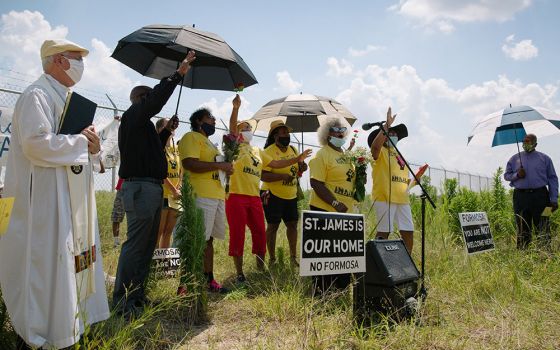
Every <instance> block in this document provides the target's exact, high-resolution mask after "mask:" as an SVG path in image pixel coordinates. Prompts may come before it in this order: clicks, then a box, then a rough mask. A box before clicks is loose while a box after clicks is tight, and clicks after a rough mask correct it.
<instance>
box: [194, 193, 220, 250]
mask: <svg viewBox="0 0 560 350" xmlns="http://www.w3.org/2000/svg"><path fill="white" fill-rule="evenodd" d="M196 206H197V207H199V208H200V209H202V212H203V213H204V228H205V229H206V240H209V239H210V237H214V238H216V239H224V238H226V206H225V201H224V200H223V199H214V198H196Z"/></svg>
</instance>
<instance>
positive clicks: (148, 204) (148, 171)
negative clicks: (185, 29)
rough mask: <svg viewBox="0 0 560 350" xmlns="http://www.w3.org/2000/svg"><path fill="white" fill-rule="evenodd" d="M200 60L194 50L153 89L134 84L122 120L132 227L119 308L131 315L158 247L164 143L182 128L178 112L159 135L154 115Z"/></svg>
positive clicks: (116, 300) (120, 272)
mask: <svg viewBox="0 0 560 350" xmlns="http://www.w3.org/2000/svg"><path fill="white" fill-rule="evenodd" d="M195 58H196V57H195V53H194V51H189V53H188V54H187V57H186V58H185V59H184V60H183V62H181V64H180V65H179V68H178V69H177V71H176V72H175V73H174V74H173V75H171V76H169V77H167V78H165V79H163V80H161V82H160V83H159V84H158V85H156V86H155V87H154V88H153V89H152V88H149V87H147V86H136V87H135V88H133V89H132V91H131V92H130V102H131V103H132V105H131V106H130V107H129V108H128V110H127V111H126V112H124V113H123V115H122V118H121V125H120V127H119V150H120V152H121V166H120V169H119V176H120V177H121V178H123V179H124V183H123V185H122V188H121V191H123V193H122V197H123V203H124V208H125V211H126V220H127V226H128V227H127V240H126V241H125V242H124V243H123V245H122V248H121V255H120V256H119V263H118V266H117V276H116V280H115V289H114V292H113V307H115V308H117V312H118V313H122V314H124V315H127V316H131V315H136V314H138V313H139V312H140V311H141V310H142V308H143V306H144V304H145V302H146V296H145V293H144V282H145V280H146V277H147V276H148V272H149V267H150V262H151V260H152V255H153V253H154V249H155V246H156V240H157V231H158V228H159V220H160V215H161V207H162V203H163V189H162V182H163V179H165V178H166V177H167V162H166V159H165V153H164V147H165V145H166V143H167V139H168V138H169V136H170V135H171V131H173V130H175V129H176V128H177V127H178V126H179V119H178V118H177V116H174V117H172V118H171V119H169V121H168V122H167V124H166V126H165V128H164V129H163V131H161V132H160V133H159V134H158V133H157V132H156V129H155V126H154V124H153V123H152V122H151V120H150V119H151V118H152V117H154V116H155V115H156V114H157V113H159V112H160V111H161V109H162V108H163V106H164V105H165V104H166V103H167V100H169V98H170V97H171V95H172V94H173V91H174V90H175V87H176V86H177V84H178V83H180V82H181V80H182V79H183V76H184V75H185V74H187V72H188V70H189V68H190V63H191V62H192V61H194V60H195Z"/></svg>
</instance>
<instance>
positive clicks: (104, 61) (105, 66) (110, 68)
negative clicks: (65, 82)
mask: <svg viewBox="0 0 560 350" xmlns="http://www.w3.org/2000/svg"><path fill="white" fill-rule="evenodd" d="M110 56H111V49H109V47H107V45H105V44H104V43H103V42H102V41H101V40H98V39H95V38H94V39H92V40H91V51H90V53H89V55H88V56H87V58H86V59H85V70H84V77H83V79H82V81H81V82H80V85H79V86H80V87H81V88H87V89H91V90H97V91H100V92H107V93H109V94H115V95H118V96H128V94H129V92H130V89H131V88H132V87H133V86H135V85H137V84H138V82H133V81H132V80H131V79H129V78H128V77H127V76H126V74H125V69H128V68H125V67H124V66H123V65H122V63H120V62H118V61H117V60H115V59H113V58H111V57H110Z"/></svg>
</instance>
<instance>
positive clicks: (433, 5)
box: [389, 0, 533, 33]
mask: <svg viewBox="0 0 560 350" xmlns="http://www.w3.org/2000/svg"><path fill="white" fill-rule="evenodd" d="M532 2H533V0H501V1H487V0H455V1H448V0H400V1H399V3H398V4H395V5H393V6H391V7H389V10H392V11H395V12H397V13H398V14H400V15H402V16H404V17H408V18H410V19H412V20H413V21H416V22H418V23H419V24H421V25H425V26H429V27H434V28H436V29H438V30H440V31H442V32H444V33H450V32H452V31H453V30H454V23H468V22H487V21H496V22H503V21H507V20H510V19H512V18H513V17H514V15H515V14H516V13H517V12H520V11H522V10H524V9H526V8H527V7H529V6H530V5H531V3H532Z"/></svg>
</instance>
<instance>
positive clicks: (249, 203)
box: [226, 193, 266, 256]
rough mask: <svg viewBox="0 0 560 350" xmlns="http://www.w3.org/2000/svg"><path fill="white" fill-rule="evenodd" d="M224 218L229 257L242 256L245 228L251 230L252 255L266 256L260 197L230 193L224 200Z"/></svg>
mask: <svg viewBox="0 0 560 350" xmlns="http://www.w3.org/2000/svg"><path fill="white" fill-rule="evenodd" d="M226 217H227V221H228V225H229V255H230V256H242V255H243V248H244V246H245V226H249V229H251V239H252V240H253V250H252V252H253V254H256V255H258V256H264V255H265V254H266V229H265V226H264V211H263V207H262V203H261V199H260V197H258V196H247V195H243V194H236V193H231V194H230V195H229V197H228V199H227V200H226Z"/></svg>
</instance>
